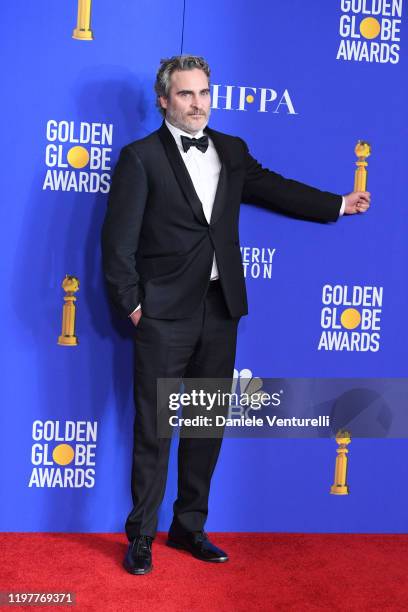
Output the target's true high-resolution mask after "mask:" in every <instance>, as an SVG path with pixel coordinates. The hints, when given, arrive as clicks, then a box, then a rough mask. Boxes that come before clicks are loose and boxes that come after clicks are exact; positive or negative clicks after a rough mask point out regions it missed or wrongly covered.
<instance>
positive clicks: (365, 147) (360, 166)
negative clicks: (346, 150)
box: [354, 140, 371, 191]
mask: <svg viewBox="0 0 408 612" xmlns="http://www.w3.org/2000/svg"><path fill="white" fill-rule="evenodd" d="M354 153H355V154H356V155H357V157H358V161H356V166H357V170H356V171H355V174H354V191H367V170H366V167H367V166H368V164H367V162H366V158H367V157H368V156H369V155H370V153H371V145H370V144H368V142H364V140H359V141H358V142H357V144H356V146H355V148H354Z"/></svg>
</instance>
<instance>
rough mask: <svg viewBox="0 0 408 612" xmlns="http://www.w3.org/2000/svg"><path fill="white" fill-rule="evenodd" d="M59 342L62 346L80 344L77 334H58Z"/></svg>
mask: <svg viewBox="0 0 408 612" xmlns="http://www.w3.org/2000/svg"><path fill="white" fill-rule="evenodd" d="M58 344H60V345H61V346H78V344H79V343H78V338H77V337H76V336H58Z"/></svg>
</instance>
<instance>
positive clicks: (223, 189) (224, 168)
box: [204, 128, 229, 225]
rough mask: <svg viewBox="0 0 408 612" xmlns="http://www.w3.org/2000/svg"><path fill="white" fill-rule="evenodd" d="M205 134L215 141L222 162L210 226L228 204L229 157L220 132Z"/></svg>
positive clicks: (209, 130) (208, 131) (208, 129)
mask: <svg viewBox="0 0 408 612" xmlns="http://www.w3.org/2000/svg"><path fill="white" fill-rule="evenodd" d="M204 132H206V134H208V136H209V137H210V138H211V140H212V141H213V143H214V146H215V148H216V151H217V153H218V157H219V158H220V162H221V170H220V176H219V179H218V185H217V191H216V193H215V198H214V205H213V209H212V212H211V218H210V225H214V224H215V223H216V222H217V221H218V219H219V218H220V216H221V214H222V212H223V211H224V208H225V205H226V202H227V191H228V161H229V156H228V151H227V150H226V148H225V146H224V143H223V141H222V138H220V135H219V134H218V132H214V130H211V129H210V128H205V130H204Z"/></svg>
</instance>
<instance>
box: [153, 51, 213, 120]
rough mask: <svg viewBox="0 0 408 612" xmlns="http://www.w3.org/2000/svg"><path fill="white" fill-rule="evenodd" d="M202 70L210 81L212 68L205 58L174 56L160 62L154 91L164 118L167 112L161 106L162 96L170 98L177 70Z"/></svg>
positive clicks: (157, 104)
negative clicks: (173, 75)
mask: <svg viewBox="0 0 408 612" xmlns="http://www.w3.org/2000/svg"><path fill="white" fill-rule="evenodd" d="M194 68H198V69H199V70H202V71H203V72H204V73H205V74H206V75H207V77H208V80H210V67H209V65H208V64H207V62H206V61H205V59H204V58H203V57H199V56H198V55H174V56H173V57H169V58H165V59H162V60H160V68H159V69H158V71H157V75H156V82H155V84H154V90H155V92H156V96H157V97H156V106H157V108H158V109H159V111H160V112H161V114H162V115H163V116H164V115H165V114H166V111H165V109H164V108H162V106H161V104H160V99H159V98H160V96H163V97H164V98H168V97H169V92H170V78H171V75H172V74H173V72H175V71H176V70H193V69H194Z"/></svg>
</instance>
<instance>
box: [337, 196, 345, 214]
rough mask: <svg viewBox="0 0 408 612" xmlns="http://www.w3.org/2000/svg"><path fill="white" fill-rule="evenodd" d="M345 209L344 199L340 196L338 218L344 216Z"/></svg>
mask: <svg viewBox="0 0 408 612" xmlns="http://www.w3.org/2000/svg"><path fill="white" fill-rule="evenodd" d="M345 208H346V198H345V197H344V196H342V199H341V207H340V212H339V217H342V216H343V215H344V210H345Z"/></svg>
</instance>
